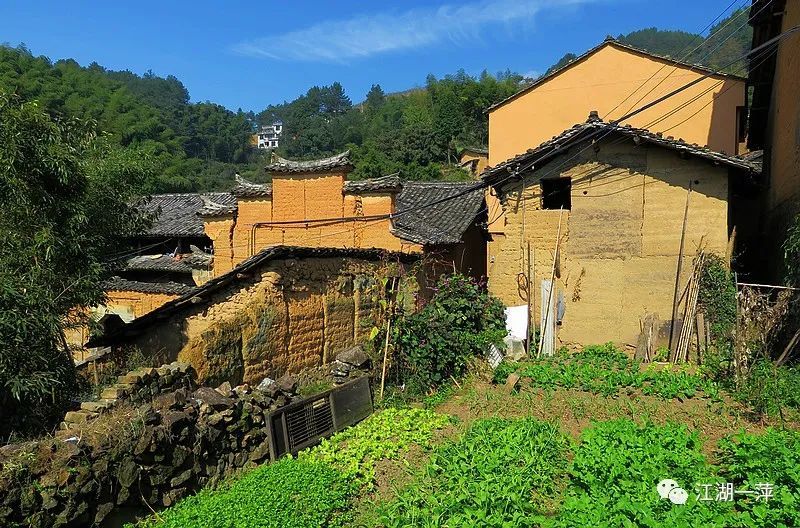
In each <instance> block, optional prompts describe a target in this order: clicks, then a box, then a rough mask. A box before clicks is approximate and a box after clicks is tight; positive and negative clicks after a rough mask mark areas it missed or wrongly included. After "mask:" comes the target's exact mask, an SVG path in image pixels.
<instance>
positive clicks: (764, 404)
mask: <svg viewBox="0 0 800 528" xmlns="http://www.w3.org/2000/svg"><path fill="white" fill-rule="evenodd" d="M798 391H800V372H798V371H797V369H796V368H794V367H778V366H776V365H775V364H774V363H772V362H771V361H769V360H766V359H760V360H758V361H756V362H755V363H754V364H753V365H752V366H751V368H750V370H749V372H748V375H747V377H746V378H745V379H744V380H743V382H742V383H740V385H739V387H737V388H735V390H734V395H735V396H736V397H737V399H739V400H740V401H742V402H743V403H746V404H747V405H749V406H750V408H751V409H752V410H753V412H755V413H756V414H763V415H773V416H774V415H782V413H783V410H784V409H786V408H794V409H797V408H800V392H798Z"/></svg>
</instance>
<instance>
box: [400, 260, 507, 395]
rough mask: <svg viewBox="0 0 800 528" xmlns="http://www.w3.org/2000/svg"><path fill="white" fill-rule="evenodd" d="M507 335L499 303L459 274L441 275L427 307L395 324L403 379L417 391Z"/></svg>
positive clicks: (444, 379)
mask: <svg viewBox="0 0 800 528" xmlns="http://www.w3.org/2000/svg"><path fill="white" fill-rule="evenodd" d="M505 336H506V329H505V314H504V307H503V304H502V303H501V302H500V301H499V300H498V299H496V298H494V297H492V296H491V295H489V294H488V293H487V292H486V291H485V290H484V289H483V288H482V287H481V286H480V285H479V284H477V283H476V282H474V281H472V280H471V279H469V278H468V277H465V276H463V275H452V276H448V277H444V278H442V279H441V280H440V281H439V283H438V285H437V288H436V293H435V294H434V296H433V298H432V299H431V300H430V302H428V303H427V304H426V305H425V307H423V308H422V309H421V310H420V311H418V312H416V313H414V314H411V315H409V316H407V317H405V318H404V319H402V320H401V321H399V323H398V324H397V326H396V327H395V333H394V342H395V346H396V349H397V350H398V351H399V360H400V367H401V371H402V374H403V377H404V381H405V382H406V383H407V384H408V386H409V387H410V389H411V390H412V391H415V392H425V391H427V390H429V389H430V388H433V387H438V386H439V385H441V384H442V383H446V382H448V381H449V380H450V377H451V376H452V377H457V376H461V375H463V374H464V372H465V370H466V368H467V363H468V361H469V360H470V359H471V358H473V357H476V356H479V355H484V354H485V353H486V351H487V349H488V347H489V345H490V344H495V345H499V344H500V343H501V342H502V340H503V338H504V337H505Z"/></svg>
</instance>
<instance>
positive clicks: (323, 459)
mask: <svg viewBox="0 0 800 528" xmlns="http://www.w3.org/2000/svg"><path fill="white" fill-rule="evenodd" d="M450 422H451V418H450V417H448V416H445V415H441V414H436V413H434V412H433V411H429V410H426V409H386V410H384V411H381V412H378V413H375V414H373V415H372V416H370V417H369V418H367V419H366V420H364V421H363V422H361V423H360V424H358V425H356V426H354V427H351V428H349V429H346V430H344V431H342V432H340V433H338V434H336V435H334V436H332V437H331V438H330V439H327V440H323V442H322V443H321V444H319V445H318V446H316V447H313V448H311V449H307V450H305V451H301V452H300V453H299V454H298V456H297V458H291V457H287V458H284V459H281V460H279V461H277V462H274V463H271V464H266V465H263V466H261V467H259V468H256V469H254V470H253V471H251V472H249V473H246V474H245V475H244V476H242V477H240V478H237V479H235V480H232V481H230V482H228V483H227V484H225V485H223V486H221V487H220V488H217V489H206V490H203V491H201V492H200V493H198V494H197V495H194V496H192V497H189V498H187V499H184V500H183V501H181V502H179V503H178V504H177V505H175V506H173V507H172V508H169V509H167V510H165V511H164V512H162V513H160V514H158V515H156V516H153V517H150V518H148V519H146V520H144V521H142V522H140V523H139V524H138V525H137V526H139V527H140V528H156V527H160V528H169V527H175V528H177V527H183V528H194V527H197V528H200V527H204V528H206V527H207V528H228V527H231V526H237V527H238V526H242V527H245V526H246V527H248V528H250V527H256V528H258V527H264V528H273V527H274V528H284V527H290V528H295V527H296V528H312V527H314V528H316V527H321V526H328V527H335V526H349V523H350V521H351V513H352V512H351V508H350V506H351V500H352V499H353V497H354V495H355V493H356V492H358V491H364V490H369V489H371V488H372V486H373V480H374V477H375V465H376V463H377V462H378V461H379V460H387V459H397V458H399V457H400V456H401V454H402V453H403V452H404V451H405V450H406V449H408V448H409V447H411V446H412V445H419V446H421V447H423V448H430V447H431V441H432V438H433V433H434V431H436V430H437V429H441V428H443V427H445V426H446V425H447V424H449V423H450ZM129 528H132V527H129Z"/></svg>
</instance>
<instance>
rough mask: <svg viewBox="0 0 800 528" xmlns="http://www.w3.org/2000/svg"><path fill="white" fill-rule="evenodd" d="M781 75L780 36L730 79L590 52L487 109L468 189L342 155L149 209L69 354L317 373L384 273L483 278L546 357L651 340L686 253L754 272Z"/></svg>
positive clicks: (791, 71) (794, 83)
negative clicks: (517, 310) (372, 173)
mask: <svg viewBox="0 0 800 528" xmlns="http://www.w3.org/2000/svg"><path fill="white" fill-rule="evenodd" d="M778 4H781V6H782V7H779V6H778ZM786 4H787V5H785V6H783V2H773V6H772V7H770V8H768V9H766V10H763V12H761V14H760V15H759V16H756V17H754V18H753V19H752V20H751V24H752V25H753V26H754V38H753V47H756V46H759V45H760V44H762V43H764V42H767V41H768V40H769V39H770V38H772V37H774V36H775V35H777V34H778V33H780V31H781V30H782V29H783V30H785V29H786V28H788V27H792V26H794V25H797V24H798V23H800V10H798V9H797V6H796V5H792V4H791V3H786ZM798 61H800V39H790V40H786V41H782V42H781V43H780V44H779V50H778V52H777V54H776V55H775V58H774V60H770V61H766V62H761V63H758V64H757V65H753V67H751V69H750V72H749V77H744V76H737V75H732V74H722V73H718V72H714V71H711V70H708V69H707V68H704V67H701V66H698V65H694V64H687V63H682V62H680V61H676V60H675V59H674V58H668V57H661V56H657V55H654V54H652V53H648V52H646V51H643V50H640V49H636V48H633V47H630V46H628V45H624V44H622V43H619V42H617V41H615V40H613V39H608V40H606V41H604V42H602V43H600V44H599V45H598V46H596V47H594V48H592V49H590V50H588V51H587V52H586V53H584V54H583V55H581V56H579V57H577V58H576V59H574V60H573V61H572V62H570V63H569V64H567V65H565V66H564V67H562V68H560V69H558V70H556V71H553V72H551V73H549V74H548V75H545V76H543V77H541V78H539V79H537V80H536V81H535V82H534V83H533V84H531V85H529V86H527V87H526V88H524V89H523V90H521V91H520V92H518V93H516V94H514V95H513V96H512V97H510V98H508V99H506V100H504V101H501V102H499V103H497V104H496V105H494V106H492V107H491V108H489V109H487V113H488V120H489V141H488V143H489V144H488V150H485V149H481V148H474V149H465V151H464V152H463V153H462V158H461V163H460V164H461V166H462V167H463V168H465V169H467V170H468V171H469V172H470V173H471V174H473V175H474V180H473V181H468V182H460V183H444V182H430V183H428V182H411V181H403V180H402V178H401V177H400V175H397V174H394V175H387V176H385V177H382V178H376V179H372V180H363V181H353V180H349V179H348V174H349V172H350V171H351V170H352V164H351V162H350V160H349V157H348V153H347V152H344V153H341V154H339V155H336V156H332V157H329V158H325V159H319V160H314V161H292V160H286V159H282V158H280V157H277V156H274V157H273V161H272V163H271V164H270V165H269V166H267V167H266V170H267V172H268V173H269V174H270V175H271V182H270V183H253V182H250V181H247V180H245V179H243V178H241V177H237V182H236V185H235V187H234V188H233V189H231V191H230V192H224V193H203V194H167V195H157V196H153V197H152V198H151V199H150V200H149V201H146V202H144V203H143V204H142V207H143V208H144V209H145V210H147V211H150V212H151V213H153V214H154V216H155V221H154V223H153V226H152V228H151V229H150V231H149V233H148V234H147V236H145V237H143V238H142V239H141V240H140V251H139V252H138V254H136V255H135V256H133V257H132V258H130V259H129V260H128V261H127V262H126V264H125V265H124V266H123V267H121V269H120V270H119V273H118V276H117V277H114V278H113V279H112V280H110V281H109V283H108V285H107V290H108V298H109V300H108V303H107V304H106V305H105V306H102V307H97V308H96V310H95V312H94V314H93V316H94V318H95V319H96V320H97V321H98V322H99V323H100V324H101V326H102V330H103V331H102V334H101V335H99V336H95V337H93V338H91V339H89V336H88V334H87V333H85V332H84V333H83V334H81V335H78V336H74V338H73V341H74V342H76V343H81V344H84V343H87V341H88V346H89V347H93V348H91V349H90V350H86V349H81V350H80V352H78V356H77V357H76V359H77V360H79V361H80V360H85V359H86V358H87V357H97V354H103V353H107V351H108V350H114V349H116V348H120V347H126V346H136V347H138V348H139V349H141V350H143V351H144V352H146V353H147V354H149V355H151V356H154V357H157V358H159V359H160V360H163V361H164V362H169V361H174V360H180V361H187V362H189V363H191V364H192V365H193V366H194V368H195V369H196V370H197V371H198V373H199V374H200V377H201V379H207V380H212V381H214V380H223V379H225V378H226V376H227V377H232V378H234V380H236V381H241V380H245V381H257V380H258V379H260V378H263V377H264V376H273V375H280V374H281V373H283V371H290V372H291V371H297V370H300V369H302V368H307V367H312V366H318V365H320V364H323V363H326V362H328V361H330V360H332V358H333V354H334V353H335V352H337V351H339V350H343V349H345V348H347V347H349V346H352V345H353V344H354V343H357V342H358V341H359V340H360V339H362V338H363V337H364V335H365V332H366V331H368V328H367V326H366V325H365V323H364V322H365V321H368V320H369V319H370V317H371V316H372V314H373V312H374V310H376V309H377V308H376V306H375V303H374V301H373V296H371V295H370V294H369V292H370V289H371V288H375V287H378V286H376V279H375V277H376V273H378V271H379V270H383V271H384V272H385V271H386V270H387V269H390V268H391V269H392V270H393V271H392V272H391V273H395V274H398V273H401V272H405V273H411V271H410V270H411V269H412V268H413V269H414V270H415V271H413V273H415V274H417V275H419V274H421V276H422V277H423V278H422V280H421V287H423V288H424V287H425V285H426V284H427V281H433V280H434V279H435V277H436V276H437V275H438V274H440V273H443V272H453V271H454V270H455V271H459V272H462V273H465V274H469V275H471V276H473V277H476V278H485V279H486V281H487V284H488V289H489V291H490V292H491V293H492V294H494V295H495V296H497V297H498V298H500V299H501V300H502V301H503V302H504V303H505V304H506V305H507V306H512V307H513V306H520V305H526V306H527V311H528V313H530V314H531V320H532V322H533V325H532V326H536V327H539V329H540V331H541V334H542V335H543V336H544V339H545V340H550V345H549V346H551V347H558V346H562V345H566V346H578V345H586V344H590V343H597V342H606V341H613V342H615V343H618V344H621V345H628V344H635V343H637V341H638V340H639V339H640V337H641V333H642V332H643V329H644V323H645V322H646V321H647V322H648V324H649V325H650V328H649V331H650V332H653V334H654V339H655V340H656V341H657V342H663V341H664V340H666V339H667V336H668V334H669V329H670V327H671V325H672V321H673V319H674V318H675V316H676V314H675V301H676V295H675V292H676V288H683V286H684V285H685V284H686V283H687V281H688V280H689V276H690V274H691V273H692V259H693V258H694V257H695V256H696V255H697V254H698V252H700V251H703V252H705V253H708V254H710V253H714V254H717V255H720V256H721V257H723V258H724V259H725V260H726V261H727V263H728V264H729V265H731V261H732V260H734V257H735V263H734V265H735V266H737V267H738V269H739V270H740V271H741V273H742V274H743V275H742V276H749V277H769V274H770V273H772V272H774V271H775V270H774V269H773V267H772V265H771V264H770V261H769V258H768V257H769V256H771V255H776V254H777V253H778V252H779V250H780V247H779V245H780V233H781V232H782V230H785V227H786V225H787V223H788V222H789V220H790V218H792V216H793V215H794V214H796V213H797V204H798V202H799V201H800V181H799V179H800V176H799V175H798V174H799V173H800V110H798V108H799V107H798V105H799V104H800V103H799V102H798V98H797V95H796V94H797V93H798V91H799V90H800V86H798V83H799V82H800V77H799V76H798V75H797V73H798V72H799V71H800V62H798ZM692 81H694V84H693V85H692V86H691V87H690V88H688V89H685V90H683V91H681V92H680V93H678V94H676V95H674V96H672V97H670V98H668V99H666V100H665V101H664V102H662V103H660V104H657V105H654V106H652V107H651V108H648V109H646V110H644V111H641V112H639V113H637V114H636V115H635V116H633V117H631V118H630V119H625V120H623V121H622V122H619V123H618V122H617V121H616V120H618V119H619V118H620V117H623V116H625V115H626V114H627V113H629V112H630V111H631V110H634V109H636V108H639V107H641V106H642V105H643V104H644V103H646V102H649V101H652V100H655V99H657V98H659V97H661V96H664V95H665V94H669V93H671V92H673V91H674V90H676V89H678V88H679V87H682V86H684V85H686V84H688V83H690V82H692ZM748 90H750V91H751V92H752V97H751V98H748V97H747V96H746V94H747V93H748ZM632 93H635V95H634V97H630V94H632ZM642 94H644V95H642ZM640 97H641V98H642V99H643V100H639V101H637V99H639V98H640ZM276 146H277V145H276ZM420 270H421V271H420ZM676 285H677V286H676ZM680 315H682V314H679V316H680Z"/></svg>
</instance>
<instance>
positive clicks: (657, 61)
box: [487, 39, 745, 165]
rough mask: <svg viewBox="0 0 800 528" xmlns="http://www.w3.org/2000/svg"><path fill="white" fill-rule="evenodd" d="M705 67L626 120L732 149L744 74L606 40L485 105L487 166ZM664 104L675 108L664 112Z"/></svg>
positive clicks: (738, 133)
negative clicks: (591, 113)
mask: <svg viewBox="0 0 800 528" xmlns="http://www.w3.org/2000/svg"><path fill="white" fill-rule="evenodd" d="M708 73H712V75H711V76H710V77H709V78H707V79H704V80H702V81H700V82H699V83H698V84H696V85H695V86H693V87H691V88H690V89H688V90H686V91H684V92H682V93H680V94H678V95H676V96H674V97H672V98H671V99H670V103H669V104H668V105H666V106H665V105H659V106H655V107H653V108H651V109H649V110H647V111H645V112H642V113H641V114H639V115H637V116H635V117H634V118H632V119H631V120H630V121H629V123H630V124H631V125H633V126H636V127H641V128H647V129H649V130H651V131H652V132H663V133H664V134H668V135H671V136H674V137H676V138H683V139H684V140H685V141H687V142H688V143H697V144H699V145H707V146H708V147H709V148H710V149H712V150H716V151H719V152H725V153H728V154H737V153H739V152H740V150H738V149H739V148H740V147H739V145H740V144H741V143H742V141H743V139H744V126H743V125H742V123H743V122H744V121H743V119H742V118H743V116H744V112H743V109H744V105H745V97H744V94H745V79H744V78H742V77H738V76H735V75H727V74H722V73H715V72H712V71H711V70H709V69H707V68H704V67H702V66H699V65H695V64H687V63H683V62H680V61H676V60H675V59H673V58H669V57H661V56H658V55H654V54H652V53H649V52H647V51H644V50H641V49H638V48H634V47H632V46H629V45H627V44H623V43H621V42H617V41H615V40H614V39H607V40H606V41H605V42H603V43H601V44H600V45H598V46H596V47H594V48H592V49H590V50H589V51H587V52H586V53H584V54H583V55H581V56H579V57H577V58H576V59H574V60H573V61H571V62H570V63H568V64H566V65H565V66H563V67H562V68H559V69H556V70H554V71H552V72H550V73H548V74H547V75H544V76H542V77H540V78H539V79H537V80H536V81H535V82H534V83H533V84H531V85H529V86H527V87H526V88H524V89H523V90H521V91H519V92H518V93H516V94H514V95H512V96H511V97H509V98H508V99H505V100H503V101H500V102H499V103H497V104H495V105H493V106H491V107H490V108H489V109H488V110H487V112H488V114H489V164H490V165H497V164H498V163H502V162H503V161H505V160H507V159H509V158H511V157H513V156H516V155H517V154H520V153H522V152H525V151H526V150H527V149H529V148H533V147H536V146H537V145H539V144H540V143H542V142H544V141H547V140H548V139H550V138H551V137H553V136H555V135H557V134H560V133H561V132H562V131H563V130H565V129H567V128H569V127H571V126H572V125H573V124H574V123H580V122H581V121H583V120H584V119H586V115H587V114H588V113H589V111H590V110H597V111H598V112H599V114H600V117H602V118H603V119H605V120H613V119H615V118H618V117H620V116H622V115H624V114H625V113H626V112H628V111H629V110H630V109H632V108H637V107H639V106H641V105H643V104H645V103H648V102H650V101H653V100H655V99H656V98H658V97H660V96H662V95H665V94H667V93H670V92H671V91H672V90H674V89H675V88H678V87H679V86H682V85H684V84H686V83H688V82H690V81H693V80H696V79H699V78H700V77H702V76H703V75H705V74H708ZM667 107H668V108H667ZM668 110H673V112H672V113H670V114H669V115H667V116H665V113H666V112H667V111H668Z"/></svg>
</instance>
